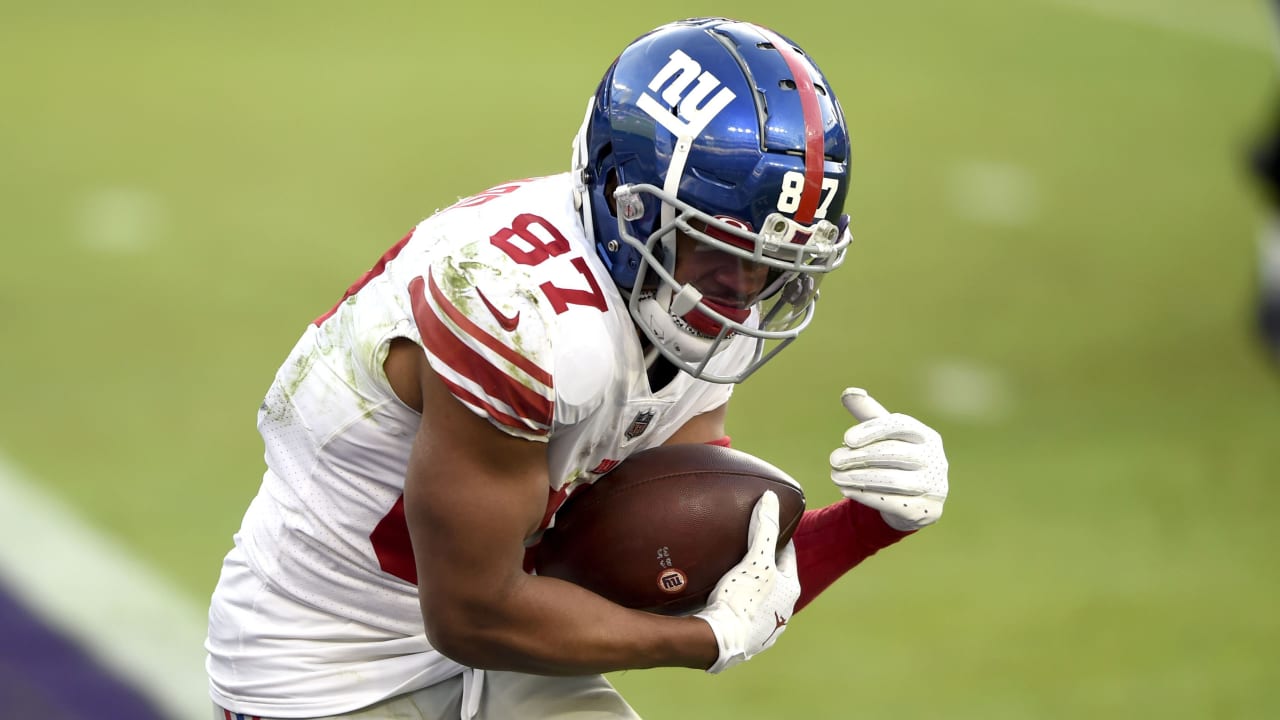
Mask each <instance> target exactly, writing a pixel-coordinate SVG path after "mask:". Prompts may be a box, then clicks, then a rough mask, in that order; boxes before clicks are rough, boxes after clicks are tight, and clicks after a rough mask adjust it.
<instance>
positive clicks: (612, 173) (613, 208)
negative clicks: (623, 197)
mask: <svg viewBox="0 0 1280 720" xmlns="http://www.w3.org/2000/svg"><path fill="white" fill-rule="evenodd" d="M617 189H618V170H617V169H616V168H612V167H611V168H609V170H608V172H606V173H605V176H604V198H605V200H606V201H607V202H608V203H609V214H610V215H612V216H614V217H618V200H617V198H615V197H614V196H613V191H614V190H617Z"/></svg>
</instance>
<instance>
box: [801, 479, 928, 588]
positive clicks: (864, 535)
mask: <svg viewBox="0 0 1280 720" xmlns="http://www.w3.org/2000/svg"><path fill="white" fill-rule="evenodd" d="M913 532H914V531H913ZM911 534H912V532H899V531H897V530H894V529H893V528H891V527H889V526H888V525H887V524H885V522H884V519H883V518H882V517H880V511H879V510H875V509H873V508H869V507H867V506H866V505H860V504H858V503H856V502H854V501H852V500H841V501H840V502H838V503H835V504H834V505H828V506H826V507H824V508H818V509H817V510H808V511H806V512H805V514H804V515H803V516H801V518H800V527H798V528H796V532H795V535H793V536H792V540H793V541H794V542H795V544H796V569H797V570H798V571H799V573H800V599H799V600H798V601H796V612H799V611H800V609H801V608H803V607H804V606H805V605H808V604H809V603H810V602H812V601H813V599H814V598H816V597H817V596H818V594H819V593H821V592H822V591H823V590H826V589H827V588H828V587H830V585H831V583H833V582H835V581H836V580H838V579H839V578H840V576H841V575H844V574H845V573H846V572H848V571H850V570H852V569H853V568H854V567H856V566H857V565H858V563H860V562H862V561H863V560H866V559H867V558H869V557H871V556H872V555H875V554H876V552H877V551H878V550H880V549H882V548H886V547H889V546H890V545H892V544H894V543H896V542H898V541H899V540H901V539H902V538H904V537H907V536H908V535H911Z"/></svg>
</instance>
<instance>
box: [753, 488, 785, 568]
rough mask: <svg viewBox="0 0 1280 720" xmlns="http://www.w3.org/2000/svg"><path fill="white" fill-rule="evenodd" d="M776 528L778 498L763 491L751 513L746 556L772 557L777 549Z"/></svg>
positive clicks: (772, 493)
mask: <svg viewBox="0 0 1280 720" xmlns="http://www.w3.org/2000/svg"><path fill="white" fill-rule="evenodd" d="M778 527H779V526H778V496H777V494H775V493H774V492H773V491H772V490H765V491H764V494H763V495H761V496H760V499H759V500H757V501H756V506H755V509H754V510H753V511H752V513H751V528H750V530H748V531H747V556H748V557H753V556H757V555H765V556H766V557H767V556H769V555H773V553H774V552H775V550H776V548H777V541H778Z"/></svg>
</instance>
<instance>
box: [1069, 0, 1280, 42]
mask: <svg viewBox="0 0 1280 720" xmlns="http://www.w3.org/2000/svg"><path fill="white" fill-rule="evenodd" d="M1045 2H1047V3H1049V4H1050V5H1058V6H1060V7H1064V8H1068V9H1071V10H1079V11H1082V12H1086V13H1089V14H1092V15H1096V16H1098V17H1100V18H1103V19H1105V20H1110V21H1112V22H1126V23H1129V24H1130V25H1141V26H1144V27H1149V28H1157V29H1160V30H1168V31H1171V32H1176V33H1179V34H1181V35H1184V36H1187V37H1192V38H1197V39H1199V40H1207V41H1210V42H1215V43H1222V44H1225V45H1230V46H1232V47H1237V48H1242V49H1245V50H1253V51H1257V52H1267V53H1269V52H1272V51H1273V50H1274V49H1275V41H1274V40H1272V37H1271V35H1272V23H1271V22H1270V21H1269V19H1268V18H1267V12H1268V11H1267V8H1266V3H1265V2H1262V1H1261V0H1259V2H1257V3H1255V4H1254V5H1253V6H1241V5H1236V6H1227V5H1222V4H1218V3H1213V2H1203V3H1201V5H1200V8H1199V9H1197V8H1196V7H1194V6H1191V7H1189V6H1187V5H1186V4H1185V3H1184V4H1175V3H1171V2H1169V1H1168V0H1045Z"/></svg>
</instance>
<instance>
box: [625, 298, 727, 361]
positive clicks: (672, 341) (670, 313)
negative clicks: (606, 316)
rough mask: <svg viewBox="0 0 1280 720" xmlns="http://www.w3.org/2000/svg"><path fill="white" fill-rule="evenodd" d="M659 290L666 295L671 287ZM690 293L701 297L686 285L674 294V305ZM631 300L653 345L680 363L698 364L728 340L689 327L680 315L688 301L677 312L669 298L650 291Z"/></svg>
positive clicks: (685, 299)
mask: <svg viewBox="0 0 1280 720" xmlns="http://www.w3.org/2000/svg"><path fill="white" fill-rule="evenodd" d="M662 290H665V291H666V295H667V297H668V298H670V296H671V288H670V287H669V286H665V285H664V287H663V288H662ZM690 292H691V293H692V294H693V295H695V296H696V297H698V298H700V297H702V296H701V294H700V293H698V291H697V290H696V289H694V288H693V286H691V285H686V286H685V291H684V292H681V293H680V294H679V295H677V296H676V305H684V304H685V303H686V302H687V298H688V297H689V293H690ZM682 300H683V301H682ZM633 303H634V307H635V308H636V314H637V315H639V319H640V322H641V323H643V324H644V326H645V327H646V328H648V330H649V332H650V333H652V342H653V344H654V346H655V347H658V348H661V349H662V350H663V351H665V352H667V353H669V354H670V355H672V356H673V357H675V358H676V359H678V360H680V361H681V362H685V363H691V364H695V365H696V364H700V363H701V362H702V361H703V360H705V359H706V358H707V356H709V355H711V354H712V353H713V352H720V351H721V350H723V349H724V348H725V347H727V346H728V343H723V342H722V343H716V341H715V339H714V338H709V337H705V336H703V335H702V334H701V333H699V332H697V331H696V330H694V329H693V328H691V327H689V325H688V324H687V323H686V322H685V321H684V318H683V315H684V314H685V313H687V312H689V310H692V304H690V306H689V309H688V310H685V313H680V314H678V315H677V314H676V308H673V307H672V305H671V303H670V301H669V300H668V301H665V302H664V301H663V300H660V299H659V298H658V297H657V294H655V293H652V292H645V293H643V294H641V295H640V296H639V297H638V298H636V299H635V300H634V301H633ZM696 303H697V300H696V299H695V300H693V304H696Z"/></svg>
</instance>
